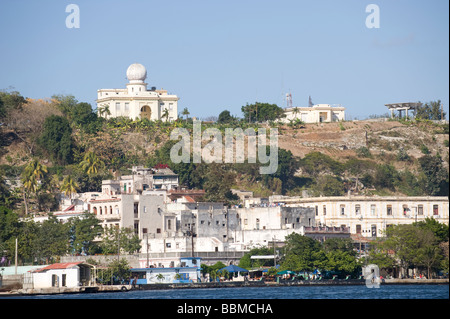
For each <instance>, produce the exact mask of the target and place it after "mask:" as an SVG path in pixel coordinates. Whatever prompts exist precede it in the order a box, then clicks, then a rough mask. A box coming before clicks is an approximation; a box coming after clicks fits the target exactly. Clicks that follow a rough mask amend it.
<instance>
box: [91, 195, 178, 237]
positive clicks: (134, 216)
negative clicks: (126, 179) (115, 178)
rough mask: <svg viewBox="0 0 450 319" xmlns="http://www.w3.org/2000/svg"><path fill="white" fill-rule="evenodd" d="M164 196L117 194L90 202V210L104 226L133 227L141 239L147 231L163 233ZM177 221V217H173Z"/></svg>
mask: <svg viewBox="0 0 450 319" xmlns="http://www.w3.org/2000/svg"><path fill="white" fill-rule="evenodd" d="M164 207H165V205H164V196H160V195H116V196H111V197H109V196H108V197H103V198H97V199H95V200H91V201H90V202H89V212H90V213H93V214H94V215H96V217H97V218H98V219H99V220H100V225H101V226H102V227H103V228H107V227H118V228H125V227H126V228H131V229H134V231H135V233H136V234H137V235H138V236H139V238H140V239H143V238H144V237H145V236H146V234H147V233H154V234H161V236H162V234H163V233H164V232H165V231H167V229H166V228H165V223H164V221H165V219H167V217H166V216H165V214H164V212H165V208H164ZM172 220H173V222H172V223H175V217H173V218H172Z"/></svg>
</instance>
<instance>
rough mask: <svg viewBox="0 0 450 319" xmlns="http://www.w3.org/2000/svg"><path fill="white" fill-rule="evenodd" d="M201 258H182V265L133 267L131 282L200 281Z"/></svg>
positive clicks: (139, 283)
mask: <svg viewBox="0 0 450 319" xmlns="http://www.w3.org/2000/svg"><path fill="white" fill-rule="evenodd" d="M200 261H201V258H195V257H186V258H180V264H181V267H171V268H164V267H158V268H132V269H131V280H130V284H132V285H133V284H136V285H146V284H157V283H191V282H199V281H200V276H201V273H200V270H201V268H200Z"/></svg>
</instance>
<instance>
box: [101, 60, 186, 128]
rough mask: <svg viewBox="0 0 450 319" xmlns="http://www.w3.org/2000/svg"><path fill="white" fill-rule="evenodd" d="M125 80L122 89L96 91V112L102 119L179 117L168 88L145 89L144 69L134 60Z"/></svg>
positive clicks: (161, 118)
mask: <svg viewBox="0 0 450 319" xmlns="http://www.w3.org/2000/svg"><path fill="white" fill-rule="evenodd" d="M127 78H128V81H129V82H128V83H127V85H126V88H125V89H100V90H97V101H96V102H97V112H98V115H99V116H102V117H104V118H112V117H120V116H123V117H128V118H131V119H133V120H135V119H144V118H146V119H148V120H152V121H156V120H162V121H175V120H176V119H177V118H178V105H177V104H178V100H179V98H178V97H177V96H176V95H172V94H168V93H167V90H163V89H160V90H157V89H156V87H154V86H153V87H151V88H150V89H147V83H145V82H144V81H145V79H146V78H147V70H146V69H145V67H144V66H143V65H142V64H139V63H134V64H132V65H130V66H129V67H128V69H127Z"/></svg>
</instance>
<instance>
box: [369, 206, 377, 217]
mask: <svg viewBox="0 0 450 319" xmlns="http://www.w3.org/2000/svg"><path fill="white" fill-rule="evenodd" d="M376 212H377V208H376V206H375V205H370V216H375V215H376Z"/></svg>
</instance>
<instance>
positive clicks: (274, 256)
mask: <svg viewBox="0 0 450 319" xmlns="http://www.w3.org/2000/svg"><path fill="white" fill-rule="evenodd" d="M272 244H273V267H274V268H275V267H277V255H276V254H275V236H274V237H273V238H272Z"/></svg>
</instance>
